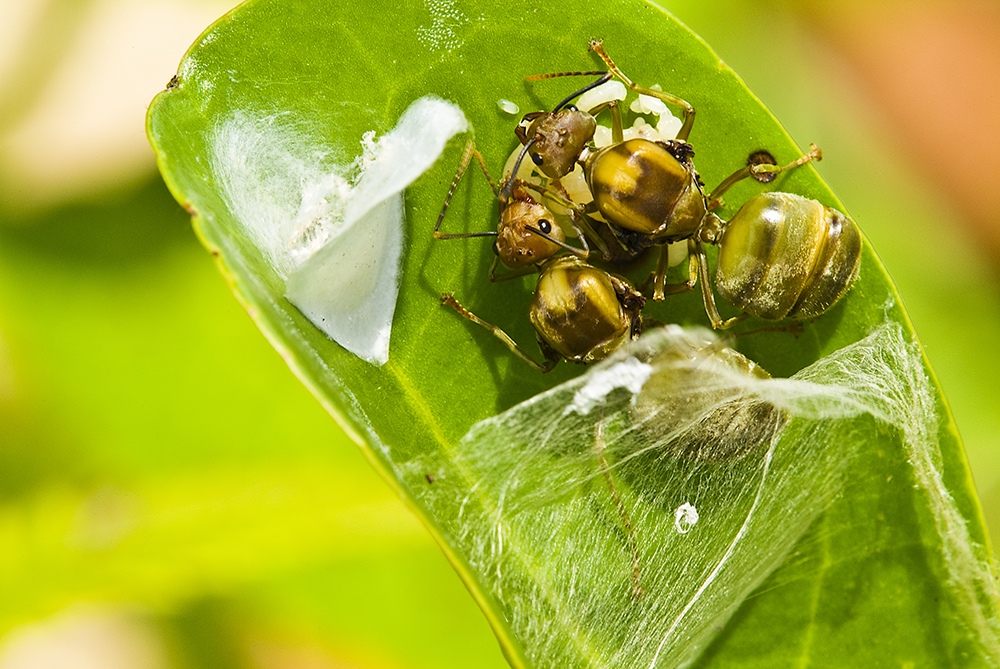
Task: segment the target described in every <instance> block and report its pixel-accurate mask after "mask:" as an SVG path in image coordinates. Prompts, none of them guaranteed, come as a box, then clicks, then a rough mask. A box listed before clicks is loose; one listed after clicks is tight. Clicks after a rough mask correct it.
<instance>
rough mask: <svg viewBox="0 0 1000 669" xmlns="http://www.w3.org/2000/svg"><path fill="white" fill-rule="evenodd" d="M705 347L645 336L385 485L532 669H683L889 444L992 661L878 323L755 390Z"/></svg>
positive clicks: (980, 605) (908, 360)
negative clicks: (436, 535) (429, 523)
mask: <svg viewBox="0 0 1000 669" xmlns="http://www.w3.org/2000/svg"><path fill="white" fill-rule="evenodd" d="M712 339H713V335H711V334H710V333H707V332H705V331H701V330H695V331H692V330H683V329H681V328H678V327H667V328H657V329H655V330H653V331H651V332H649V333H647V334H646V335H645V336H644V337H643V338H642V339H641V340H640V341H639V342H638V343H637V345H635V346H634V347H633V348H632V350H631V351H630V352H620V353H619V354H617V355H615V356H612V358H611V359H609V360H607V361H605V362H604V363H601V364H600V365H597V366H595V367H594V368H593V369H591V370H590V371H588V372H587V373H586V374H584V375H582V376H580V377H579V378H576V379H574V380H572V381H569V382H567V383H565V384H563V385H560V386H558V387H556V388H553V389H552V390H550V391H548V392H546V393H543V394H541V395H538V396H536V397H534V398H532V399H530V400H528V401H526V402H524V403H522V404H520V405H518V406H515V407H513V408H511V409H510V410H508V411H505V412H504V413H502V414H500V415H498V416H495V417H493V418H490V419H487V420H484V421H482V422H480V423H478V424H476V425H474V426H473V427H472V428H471V429H470V430H469V432H468V433H467V434H466V435H465V437H464V438H463V439H462V440H461V441H460V442H459V443H458V444H457V445H456V446H455V447H454V451H453V453H452V454H451V456H450V458H449V459H448V461H446V462H442V461H440V460H433V461H431V460H430V459H429V456H428V457H426V458H425V457H424V456H418V457H416V458H414V459H412V460H411V461H409V462H406V463H403V464H401V465H400V468H401V471H400V473H401V475H402V476H403V477H404V480H406V481H407V483H408V485H409V486H410V489H411V491H412V493H413V494H414V495H415V497H416V498H417V499H419V500H420V503H421V504H423V505H425V506H426V507H427V508H428V510H429V511H431V513H432V514H433V515H434V517H435V518H436V519H437V521H438V523H439V524H440V527H441V528H442V531H443V532H444V534H445V535H446V536H447V537H448V538H449V541H450V542H451V543H452V545H453V546H454V548H455V550H456V552H457V554H459V555H461V556H462V558H463V560H464V561H465V562H466V563H467V564H468V565H469V567H470V568H471V570H472V571H473V572H474V573H475V574H476V576H477V578H478V580H479V581H480V582H481V583H482V584H483V585H484V586H485V587H486V589H487V590H488V591H489V592H490V593H491V594H492V595H493V596H494V597H495V598H496V600H497V602H498V603H499V605H500V607H501V610H502V612H503V615H504V617H505V619H506V621H507V624H508V625H509V628H510V630H511V631H512V632H513V634H514V635H515V636H516V637H517V639H518V640H519V642H520V643H521V644H522V645H523V648H524V652H525V654H526V655H527V656H528V657H531V658H532V661H533V662H534V665H533V666H536V667H539V668H542V667H552V668H555V667H562V666H567V664H573V665H574V666H575V665H576V664H581V665H587V666H605V667H622V668H626V669H632V668H652V667H676V666H684V665H685V664H686V663H689V662H691V661H692V660H693V659H694V658H696V657H697V656H698V654H699V652H700V651H701V649H703V648H704V647H705V645H706V644H707V643H708V642H709V641H710V640H711V639H712V637H713V636H714V634H715V633H716V632H717V630H719V629H721V628H722V626H723V624H724V623H725V621H726V619H727V618H728V617H729V616H730V615H731V614H732V613H733V612H734V611H735V609H736V608H737V607H738V606H739V605H740V604H741V603H742V602H743V600H744V599H745V598H746V597H747V596H748V595H750V593H751V592H752V591H753V590H754V589H755V588H756V587H757V586H758V585H759V584H760V583H761V582H762V581H763V580H764V578H765V577H766V576H767V575H768V574H769V573H770V572H771V571H773V570H774V569H775V568H776V567H777V566H778V565H779V564H781V562H782V560H783V559H784V558H785V556H786V555H787V554H788V552H789V551H790V550H791V549H792V547H793V546H794V545H795V543H796V541H798V540H799V539H800V538H801V537H802V536H803V534H804V533H805V531H806V530H807V528H809V527H810V525H811V524H812V523H813V521H814V520H815V519H816V518H817V516H818V515H819V514H820V513H822V512H823V511H824V510H825V509H826V508H827V507H828V506H829V505H830V504H831V502H832V501H833V500H834V499H835V498H836V497H837V496H838V495H840V494H841V492H842V490H843V489H844V485H845V482H846V480H847V478H848V476H849V475H851V473H852V469H851V466H852V462H854V461H855V455H856V454H857V448H858V446H857V444H859V443H869V444H871V443H884V442H883V441H880V440H885V439H889V442H888V443H899V444H901V447H902V448H903V450H904V453H905V457H906V459H907V460H908V461H909V462H910V463H911V464H912V467H913V472H914V478H915V480H916V482H917V483H918V484H919V486H920V488H921V490H922V492H923V494H924V495H925V499H926V500H927V502H928V507H929V509H930V512H931V513H932V514H933V516H934V518H935V522H936V523H937V524H938V527H939V530H940V535H941V541H942V543H943V549H942V551H943V558H944V563H945V564H946V565H947V569H948V571H949V573H950V576H951V581H952V585H951V586H950V592H951V593H952V595H953V597H954V599H955V609H956V610H957V611H960V612H961V615H963V616H965V622H966V626H967V628H968V629H969V630H970V634H971V636H972V641H973V642H974V643H976V645H978V646H979V647H980V648H982V649H983V651H984V653H985V654H986V655H987V656H990V657H993V658H995V659H996V658H1000V651H998V648H997V621H996V619H995V617H994V616H992V614H991V613H990V611H989V610H988V606H989V605H988V604H984V602H991V601H996V594H997V586H996V583H995V582H994V580H993V579H992V571H991V569H990V566H989V563H988V561H987V557H986V555H987V553H986V550H985V548H984V547H982V546H977V545H976V544H974V543H973V542H972V541H971V540H970V537H969V533H968V531H967V529H966V527H965V522H964V520H963V517H962V515H961V513H960V511H959V509H958V508H957V507H956V505H955V503H954V501H953V500H952V499H951V497H950V496H949V495H948V492H947V490H946V489H945V487H944V485H943V483H942V481H941V454H940V451H939V447H938V442H937V434H938V425H939V423H938V416H937V415H936V413H935V406H936V405H935V401H934V394H933V390H932V388H931V385H930V383H929V381H928V379H927V377H926V374H925V372H924V367H923V363H922V357H921V354H920V351H919V348H918V345H917V344H916V343H912V342H909V341H907V340H906V339H905V337H904V333H903V330H902V329H901V328H900V327H899V326H898V325H897V324H894V323H889V324H886V325H884V326H882V327H880V328H879V329H877V330H876V331H874V332H873V333H872V334H871V335H869V336H868V337H867V338H865V339H863V340H862V341H859V342H857V343H855V344H853V345H851V346H848V347H845V348H843V349H841V350H839V351H836V352H834V353H833V354H831V355H829V356H827V357H825V358H823V359H821V360H819V361H817V362H816V363H815V364H813V365H811V366H810V367H808V368H806V369H804V370H802V371H801V372H799V373H798V374H796V375H795V376H794V377H792V378H790V379H765V378H761V377H760V376H756V375H753V374H752V373H751V372H749V371H748V370H747V369H746V368H741V367H740V366H739V365H733V364H731V363H732V358H727V357H726V356H725V355H724V354H722V353H721V352H720V350H719V348H718V347H717V345H716V347H714V348H705V347H706V346H712V345H711V344H710V343H709V342H711V341H712ZM699 348H700V349H701V350H704V351H707V352H706V353H705V354H699V355H694V356H692V355H688V354H687V352H690V351H691V350H697V349H699ZM738 359H741V360H745V359H744V358H738ZM741 369H742V370H743V371H740V370H741ZM664 380H667V381H668V383H663V381H664ZM720 426H721V428H722V429H719V428H720ZM845 432H846V433H848V434H849V435H850V436H849V438H845ZM428 471H433V472H434V473H435V481H434V485H432V486H430V485H427V482H426V480H425V478H424V475H425V473H426V472H428ZM609 479H611V480H613V481H615V482H616V483H615V488H616V491H617V494H618V496H619V499H618V500H617V501H616V500H614V499H613V497H612V495H611V494H610V493H609V488H608V485H607V480H609ZM616 505H620V506H616ZM623 509H624V510H625V511H626V512H627V516H628V518H629V524H630V525H631V531H627V530H626V529H625V524H626V523H624V522H623V520H622V518H623V516H624V515H625V514H623V512H622V510H623ZM636 585H638V586H639V587H640V588H641V590H642V592H643V593H644V594H643V595H642V596H641V597H635V596H634V594H633V593H634V592H635V588H636Z"/></svg>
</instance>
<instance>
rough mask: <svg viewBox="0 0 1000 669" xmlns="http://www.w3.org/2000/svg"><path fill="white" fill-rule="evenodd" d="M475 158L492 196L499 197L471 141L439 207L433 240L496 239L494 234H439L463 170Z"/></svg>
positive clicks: (468, 142)
mask: <svg viewBox="0 0 1000 669" xmlns="http://www.w3.org/2000/svg"><path fill="white" fill-rule="evenodd" d="M473 156H475V157H476V159H477V160H478V161H479V166H480V167H481V168H482V170H483V175H484V176H485V177H486V180H487V181H489V182H490V187H491V188H492V189H493V194H494V195H495V196H498V197H499V192H498V191H497V187H496V184H494V183H493V179H492V178H490V173H489V170H487V169H486V163H485V162H484V161H483V156H482V154H480V153H479V151H476V145H475V142H473V141H472V140H471V139H470V140H469V141H467V142H466V143H465V151H464V152H463V153H462V161H461V162H460V163H459V165H458V171H457V172H456V173H455V178H454V179H452V182H451V188H449V189H448V195H447V196H445V198H444V206H442V207H441V213H440V214H438V219H437V223H436V224H435V225H434V239H468V238H470V237H496V236H497V233H496V232H465V233H460V234H455V233H449V232H441V231H440V229H441V222H442V221H444V214H445V212H446V211H448V205H450V204H451V198H452V196H453V195H454V194H455V189H456V188H458V182H459V181H461V180H462V176H463V175H464V174H465V170H467V169H468V168H469V163H470V162H471V161H472V157H473Z"/></svg>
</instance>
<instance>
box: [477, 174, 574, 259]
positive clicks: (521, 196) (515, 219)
mask: <svg viewBox="0 0 1000 669" xmlns="http://www.w3.org/2000/svg"><path fill="white" fill-rule="evenodd" d="M555 220H556V219H555V215H554V214H553V213H552V212H551V211H550V210H549V208H548V207H546V206H545V205H543V204H539V203H538V202H535V200H534V199H532V198H531V196H529V195H528V194H527V193H525V192H524V191H523V190H522V189H520V188H518V189H516V190H515V191H514V197H513V199H512V200H511V201H510V202H508V203H507V206H506V207H504V208H503V211H502V212H501V214H500V224H499V225H498V226H497V241H496V243H495V244H494V245H493V252H494V253H496V254H497V255H498V256H499V257H500V261H501V262H502V263H503V264H504V265H506V266H507V267H509V268H510V269H519V268H522V267H528V266H530V265H534V264H537V263H540V262H544V261H546V260H548V259H549V258H551V257H552V256H553V255H555V254H556V253H557V252H558V251H559V250H560V249H561V248H562V247H561V246H560V244H559V243H562V242H565V240H566V235H565V234H564V233H563V231H562V228H560V227H559V225H558V224H557V223H556V222H555ZM539 233H541V234H539ZM557 242H559V243H557Z"/></svg>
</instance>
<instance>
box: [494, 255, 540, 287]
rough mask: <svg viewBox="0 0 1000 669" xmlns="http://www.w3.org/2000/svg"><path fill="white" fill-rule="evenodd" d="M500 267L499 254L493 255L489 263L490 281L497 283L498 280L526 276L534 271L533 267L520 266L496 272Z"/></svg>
mask: <svg viewBox="0 0 1000 669" xmlns="http://www.w3.org/2000/svg"><path fill="white" fill-rule="evenodd" d="M498 267H500V256H493V262H491V263H490V275H489V279H490V283H499V282H500V281H510V280H511V279H517V278H520V277H522V276H527V275H528V274H531V273H532V272H534V271H535V267H534V266H532V267H522V268H521V269H512V270H507V271H506V272H504V273H503V274H498V273H497V268H498Z"/></svg>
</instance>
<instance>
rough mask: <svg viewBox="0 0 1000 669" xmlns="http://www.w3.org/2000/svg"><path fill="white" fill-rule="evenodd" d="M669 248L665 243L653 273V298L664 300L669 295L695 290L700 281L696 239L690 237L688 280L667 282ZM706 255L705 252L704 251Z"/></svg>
mask: <svg viewBox="0 0 1000 669" xmlns="http://www.w3.org/2000/svg"><path fill="white" fill-rule="evenodd" d="M668 254H669V249H668V248H667V245H666V244H664V245H663V246H662V247H661V248H660V258H659V260H658V261H657V263H656V272H655V274H654V275H653V299H654V300H657V301H659V300H662V299H664V298H665V297H666V296H667V295H677V294H678V293H686V292H687V291H689V290H694V287H695V284H697V283H698V268H699V264H698V262H699V261H698V254H697V251H696V249H695V247H694V240H693V239H688V280H687V281H683V282H681V283H666V274H667V264H668ZM702 255H704V253H702Z"/></svg>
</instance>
